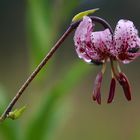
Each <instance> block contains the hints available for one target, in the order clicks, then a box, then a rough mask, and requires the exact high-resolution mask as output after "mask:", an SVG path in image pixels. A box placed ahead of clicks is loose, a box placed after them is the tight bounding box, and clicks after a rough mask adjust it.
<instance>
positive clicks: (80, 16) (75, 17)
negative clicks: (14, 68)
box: [72, 8, 99, 22]
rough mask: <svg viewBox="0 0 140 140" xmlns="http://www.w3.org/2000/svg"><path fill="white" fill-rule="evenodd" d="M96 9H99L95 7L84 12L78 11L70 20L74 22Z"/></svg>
mask: <svg viewBox="0 0 140 140" xmlns="http://www.w3.org/2000/svg"><path fill="white" fill-rule="evenodd" d="M97 10H99V8H95V9H91V10H87V11H84V12H80V13H79V14H77V15H75V16H74V18H73V19H72V22H76V21H78V20H81V19H82V18H83V17H84V16H87V15H89V14H93V13H94V12H96V11H97Z"/></svg>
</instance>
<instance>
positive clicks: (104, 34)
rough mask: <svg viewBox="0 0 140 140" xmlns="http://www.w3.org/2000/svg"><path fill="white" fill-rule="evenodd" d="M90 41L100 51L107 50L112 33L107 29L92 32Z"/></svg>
mask: <svg viewBox="0 0 140 140" xmlns="http://www.w3.org/2000/svg"><path fill="white" fill-rule="evenodd" d="M91 42H92V43H93V44H94V47H95V49H97V50H100V51H101V52H108V51H109V50H110V49H111V46H112V35H111V33H110V31H109V29H105V30H104V31H97V32H93V33H92V34H91Z"/></svg>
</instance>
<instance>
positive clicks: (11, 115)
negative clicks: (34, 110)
mask: <svg viewBox="0 0 140 140" xmlns="http://www.w3.org/2000/svg"><path fill="white" fill-rule="evenodd" d="M25 109H26V106H23V107H22V108H19V109H15V110H14V111H11V112H9V114H8V116H7V118H10V119H12V120H15V119H18V118H19V117H20V116H21V115H22V113H23V112H24V111H25Z"/></svg>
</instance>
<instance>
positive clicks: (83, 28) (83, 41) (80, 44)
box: [74, 16, 93, 62]
mask: <svg viewBox="0 0 140 140" xmlns="http://www.w3.org/2000/svg"><path fill="white" fill-rule="evenodd" d="M92 30H93V23H92V20H91V19H90V18H89V17H88V16H84V17H83V20H82V21H81V23H80V24H79V26H78V27H77V29H76V31H75V35H74V43H75V46H76V52H77V54H78V56H79V57H80V58H82V59H84V60H85V61H86V62H90V61H91V59H90V57H88V55H87V53H86V47H87V42H88V43H89V42H90V40H91V39H90V35H91V33H92Z"/></svg>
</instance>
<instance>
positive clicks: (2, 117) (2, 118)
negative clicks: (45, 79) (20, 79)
mask: <svg viewBox="0 0 140 140" xmlns="http://www.w3.org/2000/svg"><path fill="white" fill-rule="evenodd" d="M91 19H92V20H93V21H95V22H98V23H100V24H102V25H103V26H104V28H109V29H110V31H111V32H112V29H111V27H110V25H109V24H108V23H107V22H106V21H105V20H103V19H101V18H99V17H94V16H91ZM80 22H81V20H80V21H77V22H74V23H72V24H71V25H70V27H69V28H68V29H67V31H66V32H65V33H64V34H63V36H62V37H61V38H60V39H59V40H58V41H57V43H56V44H55V45H54V47H53V48H52V49H51V50H50V51H49V53H48V54H47V55H46V56H45V58H44V59H43V60H42V61H41V63H40V64H39V65H38V66H37V67H36V69H35V70H34V71H33V73H32V74H31V75H30V76H29V77H28V79H27V80H26V81H25V82H24V84H23V85H22V86H21V88H20V89H19V91H18V92H17V94H16V95H15V96H14V98H13V99H12V101H11V102H10V103H9V105H8V107H7V108H6V109H5V111H4V113H3V114H2V115H1V117H0V121H3V120H5V119H6V118H7V115H8V114H9V112H10V111H11V110H12V108H13V107H14V105H15V104H16V102H17V101H18V99H19V98H20V96H21V95H22V94H23V92H24V90H25V89H26V88H27V87H28V85H29V84H30V83H31V82H32V80H33V79H34V78H35V77H36V75H37V74H38V73H39V72H40V70H41V69H42V68H43V67H44V66H45V64H46V63H47V62H48V60H49V59H50V58H51V57H52V56H53V54H54V53H55V51H56V50H57V49H58V48H59V47H60V45H61V44H62V43H63V42H64V40H65V39H66V38H67V36H68V35H69V34H70V33H71V32H72V31H73V30H74V29H76V28H77V26H78V25H79V23H80Z"/></svg>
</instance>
